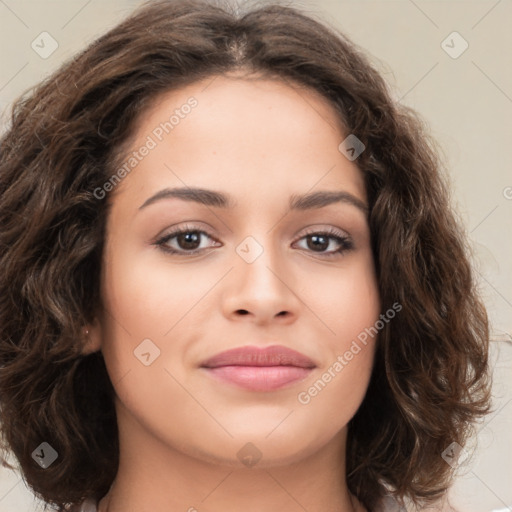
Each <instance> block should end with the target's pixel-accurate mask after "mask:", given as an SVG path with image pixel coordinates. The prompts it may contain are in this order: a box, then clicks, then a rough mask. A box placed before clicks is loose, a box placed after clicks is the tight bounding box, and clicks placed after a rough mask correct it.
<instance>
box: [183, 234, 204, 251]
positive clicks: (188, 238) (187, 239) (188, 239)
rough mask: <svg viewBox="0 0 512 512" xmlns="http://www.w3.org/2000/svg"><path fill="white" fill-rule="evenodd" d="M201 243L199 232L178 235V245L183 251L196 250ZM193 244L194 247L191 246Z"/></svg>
mask: <svg viewBox="0 0 512 512" xmlns="http://www.w3.org/2000/svg"><path fill="white" fill-rule="evenodd" d="M199 242H200V234H199V232H198V231H188V232H186V233H182V234H180V235H178V244H179V245H180V246H181V248H182V249H196V248H197V247H196V246H198V245H199ZM190 244H192V247H191V246H190Z"/></svg>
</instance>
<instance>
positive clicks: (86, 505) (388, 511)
mask: <svg viewBox="0 0 512 512" xmlns="http://www.w3.org/2000/svg"><path fill="white" fill-rule="evenodd" d="M97 505H98V504H97V503H96V501H95V500H93V499H92V498H87V499H86V500H84V501H82V503H81V504H80V505H75V506H74V507H72V508H71V509H70V510H69V512H98V508H97ZM372 512H407V511H406V510H405V508H403V507H400V505H399V504H398V503H397V502H396V501H395V500H394V499H393V498H392V497H391V496H387V497H386V498H384V500H383V501H382V503H381V506H380V507H379V508H378V509H374V510H372Z"/></svg>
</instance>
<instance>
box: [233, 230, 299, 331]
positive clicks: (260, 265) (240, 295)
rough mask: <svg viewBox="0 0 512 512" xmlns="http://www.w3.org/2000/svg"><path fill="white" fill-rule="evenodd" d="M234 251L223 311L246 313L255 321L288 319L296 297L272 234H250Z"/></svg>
mask: <svg viewBox="0 0 512 512" xmlns="http://www.w3.org/2000/svg"><path fill="white" fill-rule="evenodd" d="M252 233H253V234H251V235H248V236H246V237H245V238H244V239H243V240H242V241H241V242H240V243H239V244H238V245H237V246H236V247H235V251H236V255H235V256H236V258H235V261H236V264H235V268H234V269H233V273H232V277H231V279H232V281H231V284H230V286H229V292H228V295H227V297H226V300H225V303H224V307H225V308H226V309H225V312H226V313H227V314H228V315H233V314H234V313H240V312H241V311H243V312H244V314H247V313H249V314H250V315H251V316H253V317H255V318H256V319H258V320H259V321H264V320H267V321H268V320H270V319H271V318H273V317H275V316H276V315H280V316H283V315H285V313H286V315H285V316H289V314H290V313H291V312H293V311H294V310H295V309H296V301H297V299H296V297H295V295H294V294H293V292H292V290H291V288H290V286H289V284H288V281H290V280H291V277H290V276H289V275H288V274H289V271H287V270H286V269H287V268H288V270H289V266H288V267H287V265H286V264H285V260H284V257H285V255H284V254H283V253H282V247H280V246H279V244H278V243H275V241H274V238H273V237H274V231H269V230H268V229H267V230H265V229H263V228H262V229H261V230H258V231H255V230H253V231H252Z"/></svg>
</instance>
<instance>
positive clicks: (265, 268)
mask: <svg viewBox="0 0 512 512" xmlns="http://www.w3.org/2000/svg"><path fill="white" fill-rule="evenodd" d="M280 252H281V248H280V247H277V244H275V243H274V242H273V240H272V232H269V233H265V232H264V231H263V230H262V231H260V232H259V233H255V234H254V235H249V236H247V237H246V238H244V239H243V240H242V242H240V243H239V244H238V246H237V247H236V253H237V255H238V258H239V259H240V261H239V262H238V264H237V267H239V269H238V272H237V274H238V277H237V279H238V280H240V282H241V283H242V284H244V285H249V286H251V287H256V288H259V289H261V290H263V291H266V292H267V293H269V294H270V293H275V292H277V291H278V289H279V288H280V287H281V286H283V282H282V281H281V279H283V278H281V279H279V276H278V274H279V273H280V272H281V270H280V269H281V268H283V265H281V263H280V261H281V260H282V258H283V255H282V254H280ZM283 277H284V276H283Z"/></svg>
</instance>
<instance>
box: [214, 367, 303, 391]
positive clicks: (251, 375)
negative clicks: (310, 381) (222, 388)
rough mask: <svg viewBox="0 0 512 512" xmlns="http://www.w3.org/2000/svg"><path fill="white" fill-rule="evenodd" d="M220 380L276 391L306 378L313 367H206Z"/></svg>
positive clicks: (256, 389) (252, 389)
mask: <svg viewBox="0 0 512 512" xmlns="http://www.w3.org/2000/svg"><path fill="white" fill-rule="evenodd" d="M205 369H206V370H207V371H208V372H209V373H210V375H212V376H214V377H215V378H217V379H219V380H223V381H226V382H229V383H231V384H235V385H237V386H240V387H242V388H245V389H249V390H251V391H274V390H276V389H279V388H283V387H285V386H286V385H288V384H291V383H293V382H297V381H300V380H303V379H304V378H306V377H307V376H308V375H309V373H310V372H311V370H312V368H299V367H297V366H219V367H217V368H205Z"/></svg>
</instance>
